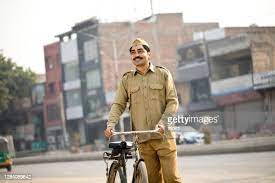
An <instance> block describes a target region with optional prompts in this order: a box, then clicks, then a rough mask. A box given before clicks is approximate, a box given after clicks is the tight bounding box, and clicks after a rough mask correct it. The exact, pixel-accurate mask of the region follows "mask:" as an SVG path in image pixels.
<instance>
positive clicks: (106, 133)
mask: <svg viewBox="0 0 275 183" xmlns="http://www.w3.org/2000/svg"><path fill="white" fill-rule="evenodd" d="M113 132H114V129H113V128H112V127H107V128H106V130H105V131H104V134H105V136H106V137H108V138H110V137H111V136H112V135H113Z"/></svg>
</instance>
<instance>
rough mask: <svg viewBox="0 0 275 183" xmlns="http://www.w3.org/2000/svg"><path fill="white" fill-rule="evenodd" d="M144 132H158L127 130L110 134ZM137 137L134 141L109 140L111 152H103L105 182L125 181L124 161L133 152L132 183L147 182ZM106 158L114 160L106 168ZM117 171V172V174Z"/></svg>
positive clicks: (122, 182) (152, 131)
mask: <svg viewBox="0 0 275 183" xmlns="http://www.w3.org/2000/svg"><path fill="white" fill-rule="evenodd" d="M145 133H159V132H158V129H156V130H147V131H128V132H113V135H112V136H115V135H135V136H136V135H137V134H145ZM136 139H137V138H135V140H134V143H133V142H131V141H125V140H122V141H116V142H110V143H109V148H112V152H111V153H109V152H104V153H103V159H104V162H105V163H106V177H107V183H114V182H120V183H127V174H126V162H127V159H132V158H133V154H132V152H135V162H134V164H133V167H134V172H133V176H132V183H148V182H149V181H148V175H147V170H146V166H145V162H144V160H143V159H142V158H141V157H140V155H139V151H138V145H137V140H136ZM108 160H114V161H113V162H112V164H111V166H110V170H109V169H108V162H107V161H108ZM117 172H118V174H117Z"/></svg>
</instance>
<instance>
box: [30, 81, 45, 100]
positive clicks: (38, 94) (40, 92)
mask: <svg viewBox="0 0 275 183" xmlns="http://www.w3.org/2000/svg"><path fill="white" fill-rule="evenodd" d="M44 89H45V88H44V84H39V85H35V86H34V87H33V88H32V102H33V104H42V103H43V99H44V96H45V91H44Z"/></svg>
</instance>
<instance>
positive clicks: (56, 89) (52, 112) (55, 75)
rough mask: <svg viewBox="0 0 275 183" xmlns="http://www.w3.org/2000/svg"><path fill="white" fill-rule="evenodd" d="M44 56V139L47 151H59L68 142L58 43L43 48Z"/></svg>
mask: <svg viewBox="0 0 275 183" xmlns="http://www.w3.org/2000/svg"><path fill="white" fill-rule="evenodd" d="M44 55H45V70H46V83H45V97H44V105H43V109H44V125H45V129H46V138H47V142H48V144H49V147H48V149H60V148H64V146H65V143H67V141H68V140H67V135H66V127H65V126H66V124H65V119H64V112H63V95H62V81H61V62H60V44H59V42H55V43H52V44H49V45H46V46H44Z"/></svg>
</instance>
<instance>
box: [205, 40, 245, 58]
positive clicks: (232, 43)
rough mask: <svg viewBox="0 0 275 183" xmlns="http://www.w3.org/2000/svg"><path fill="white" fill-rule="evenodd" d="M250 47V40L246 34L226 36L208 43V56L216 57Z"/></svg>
mask: <svg viewBox="0 0 275 183" xmlns="http://www.w3.org/2000/svg"><path fill="white" fill-rule="evenodd" d="M249 48H250V41H249V39H248V37H247V36H246V35H240V36H235V37H227V38H225V39H221V40H217V41H213V42H210V43H208V50H209V56H210V57H217V56H222V55H226V54H229V53H234V52H238V51H239V50H245V49H249Z"/></svg>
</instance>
